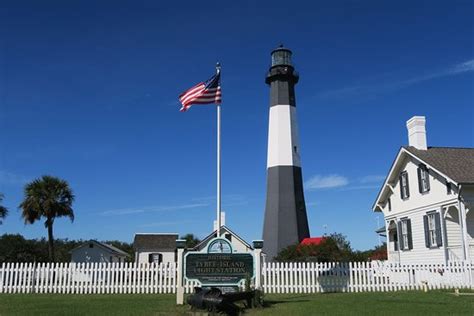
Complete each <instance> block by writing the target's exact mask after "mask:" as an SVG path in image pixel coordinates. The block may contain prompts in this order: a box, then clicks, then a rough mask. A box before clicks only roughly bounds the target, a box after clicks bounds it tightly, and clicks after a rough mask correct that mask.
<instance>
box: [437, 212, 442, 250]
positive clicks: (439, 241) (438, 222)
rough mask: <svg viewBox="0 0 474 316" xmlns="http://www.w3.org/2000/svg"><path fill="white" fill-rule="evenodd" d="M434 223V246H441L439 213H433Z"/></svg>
mask: <svg viewBox="0 0 474 316" xmlns="http://www.w3.org/2000/svg"><path fill="white" fill-rule="evenodd" d="M435 223H436V246H438V247H441V246H442V245H443V238H442V236H441V216H440V214H439V213H436V214H435Z"/></svg>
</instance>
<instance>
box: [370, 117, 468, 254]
mask: <svg viewBox="0 0 474 316" xmlns="http://www.w3.org/2000/svg"><path fill="white" fill-rule="evenodd" d="M407 129H408V140H409V146H407V147H402V148H400V150H399V152H398V154H397V156H396V158H395V161H394V162H393V164H392V167H391V168H390V171H389V173H388V175H387V177H386V179H385V182H384V184H383V186H382V188H381V189H380V192H379V194H378V196H377V199H376V201H375V203H374V205H373V208H372V209H373V211H375V212H382V213H383V215H384V218H385V235H386V236H387V250H388V260H389V261H392V262H401V263H428V262H429V263H445V262H448V261H455V260H471V261H473V260H474V148H452V147H428V146H427V141H426V130H425V117H423V116H415V117H413V118H411V119H410V120H409V121H407Z"/></svg>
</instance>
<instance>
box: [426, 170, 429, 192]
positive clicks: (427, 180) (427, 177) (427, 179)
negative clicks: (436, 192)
mask: <svg viewBox="0 0 474 316" xmlns="http://www.w3.org/2000/svg"><path fill="white" fill-rule="evenodd" d="M429 190H430V173H429V172H428V168H426V191H429Z"/></svg>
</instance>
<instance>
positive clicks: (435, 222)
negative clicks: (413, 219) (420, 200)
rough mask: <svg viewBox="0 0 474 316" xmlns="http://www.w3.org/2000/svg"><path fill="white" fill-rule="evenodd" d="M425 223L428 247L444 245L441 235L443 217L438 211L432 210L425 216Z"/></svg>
mask: <svg viewBox="0 0 474 316" xmlns="http://www.w3.org/2000/svg"><path fill="white" fill-rule="evenodd" d="M423 222H424V225H425V244H426V247H427V248H433V247H440V246H442V245H443V240H442V237H441V217H440V214H439V213H437V212H431V213H428V214H426V215H425V216H423Z"/></svg>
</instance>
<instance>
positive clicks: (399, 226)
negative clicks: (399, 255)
mask: <svg viewBox="0 0 474 316" xmlns="http://www.w3.org/2000/svg"><path fill="white" fill-rule="evenodd" d="M397 234H398V246H399V247H400V250H403V249H405V245H404V244H403V233H402V222H398V223H397Z"/></svg>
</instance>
